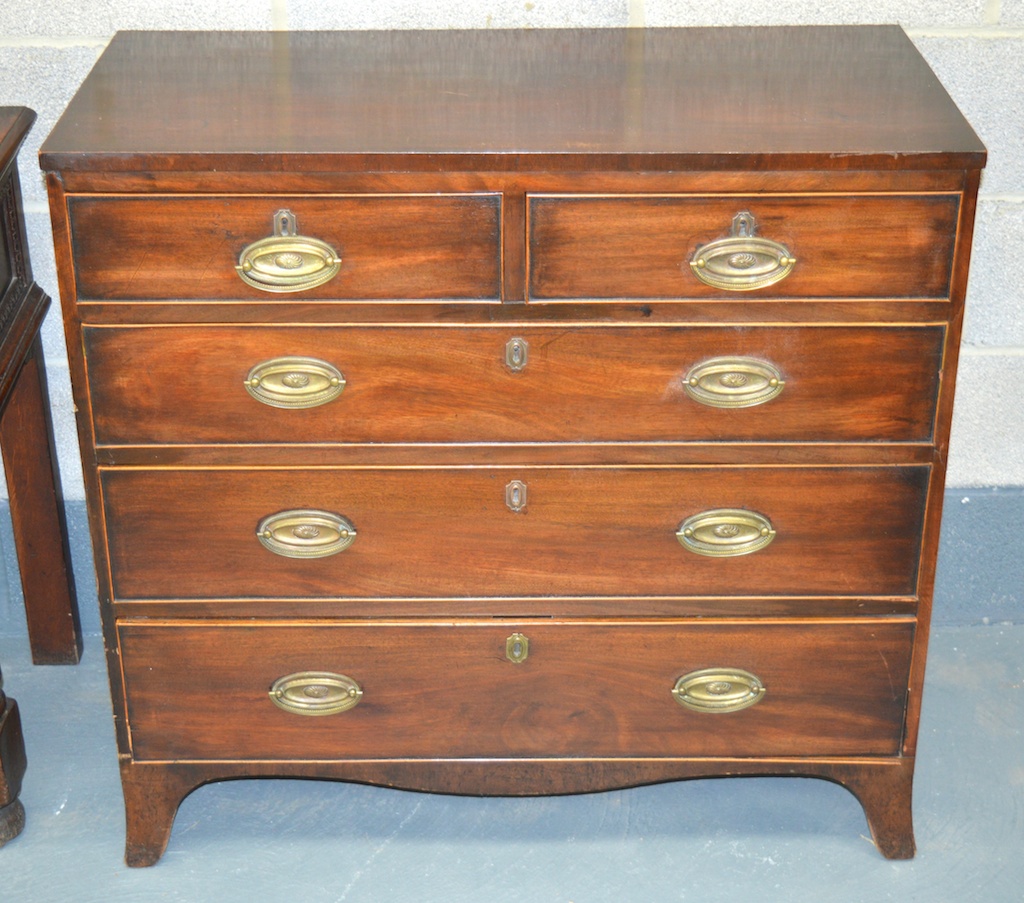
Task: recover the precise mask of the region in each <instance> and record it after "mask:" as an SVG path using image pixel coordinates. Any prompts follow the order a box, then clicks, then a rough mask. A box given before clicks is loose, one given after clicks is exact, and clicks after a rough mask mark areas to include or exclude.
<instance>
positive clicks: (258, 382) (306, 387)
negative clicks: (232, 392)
mask: <svg viewBox="0 0 1024 903" xmlns="http://www.w3.org/2000/svg"><path fill="white" fill-rule="evenodd" d="M344 388H345V377H344V375H343V374H342V372H341V371H340V370H339V369H338V368H337V367H335V366H334V365H333V364H329V363H327V361H321V360H318V359H317V358H315V357H275V358H272V359H271V360H269V361H263V362H262V363H260V364H257V365H256V366H255V367H253V368H252V369H251V370H250V371H249V374H248V376H246V378H245V390H246V391H247V392H248V393H249V394H250V395H251V396H252V397H253V398H255V399H256V400H257V401H259V402H261V403H263V404H265V405H269V406H270V407H272V408H288V409H302V408H315V407H319V406H320V405H322V404H327V403H328V402H330V401H334V399H335V398H337V397H338V396H339V395H341V393H342V390H343V389H344Z"/></svg>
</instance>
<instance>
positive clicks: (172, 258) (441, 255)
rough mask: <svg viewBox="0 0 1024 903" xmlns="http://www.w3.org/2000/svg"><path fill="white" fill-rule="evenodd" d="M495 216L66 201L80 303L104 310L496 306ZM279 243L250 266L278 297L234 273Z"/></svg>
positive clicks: (404, 198)
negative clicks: (260, 303) (163, 304)
mask: <svg viewBox="0 0 1024 903" xmlns="http://www.w3.org/2000/svg"><path fill="white" fill-rule="evenodd" d="M279 211H288V213H287V216H286V215H285V214H281V215H280V216H279V215H278V213H279ZM500 211H501V198H500V195H497V194H468V195H459V194H452V195H408V194H404V195H337V196H330V195H318V196H279V197H265V196H258V197H252V196H245V197H237V196H204V197H91V196H89V197H86V196H77V197H72V198H70V199H69V201H68V212H69V217H70V221H71V240H72V243H73V247H74V259H75V278H76V281H77V289H78V297H79V299H80V300H99V301H104V300H112V301H120V300H131V301H160V300H171V299H181V300H189V299H210V300H219V299H242V300H247V301H249V300H252V299H253V298H257V297H259V298H262V299H264V300H270V301H273V300H289V299H292V298H295V297H301V298H303V299H307V298H310V299H312V298H323V299H336V300H359V299H397V300H418V299H438V298H444V299H453V300H497V299H498V298H499V297H500V273H501V241H500V234H501V232H500V225H499V224H500V218H501V217H500ZM275 232H278V233H281V234H280V236H279V237H280V238H281V239H283V241H278V242H275V243H273V244H271V245H270V246H269V247H267V246H263V247H262V248H261V249H256V250H255V251H253V252H251V253H250V254H249V255H248V256H249V259H250V263H253V262H255V267H256V270H257V272H255V273H254V274H253V275H254V276H255V277H256V278H255V279H254V280H253V281H256V282H261V283H262V282H264V281H265V284H266V285H267V286H273V287H267V288H264V289H261V288H259V287H253V286H252V285H251V284H249V283H248V282H246V281H244V280H243V278H242V277H241V276H240V274H239V271H238V269H236V267H238V266H239V264H240V263H242V261H241V259H240V258H241V256H242V254H243V252H244V251H245V250H246V249H247V248H250V246H252V245H254V244H255V243H256V242H258V241H260V240H262V239H267V238H270V237H272V236H274V235H275ZM289 233H291V234H289ZM295 233H297V235H296V234H295ZM308 239H314V240H315V241H314V242H309V241H308ZM325 249H326V250H325ZM321 255H323V256H321ZM332 255H334V257H332ZM257 258H258V259H257ZM332 270H334V272H331V271H332ZM304 275H305V276H308V279H307V280H306V282H305V283H303V281H302V279H303V276H304ZM325 277H329V278H326V281H322V282H320V283H319V284H312V283H316V282H317V280H318V279H324V278H325ZM281 282H283V283H284V286H285V288H286V289H287V291H284V292H282V291H281V285H280V283H281ZM296 283H297V284H298V285H300V286H302V285H303V284H305V285H310V287H307V288H301V287H300V288H299V289H298V290H296V289H295V287H294V286H295V284H296Z"/></svg>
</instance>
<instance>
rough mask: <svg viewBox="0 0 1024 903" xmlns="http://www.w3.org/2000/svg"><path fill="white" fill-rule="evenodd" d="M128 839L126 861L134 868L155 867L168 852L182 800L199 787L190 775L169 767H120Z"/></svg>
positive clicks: (125, 852)
mask: <svg viewBox="0 0 1024 903" xmlns="http://www.w3.org/2000/svg"><path fill="white" fill-rule="evenodd" d="M121 785H122V787H123V789H124V808H125V822H126V836H125V847H124V860H125V862H126V863H127V864H128V865H129V866H131V867H132V868H139V867H143V866H148V865H153V864H154V863H155V862H156V861H157V860H158V859H159V858H160V857H161V856H162V855H163V852H164V850H166V849H167V841H168V840H170V838H171V828H172V827H173V825H174V816H175V814H176V813H177V811H178V806H179V804H180V803H181V801H182V800H183V799H184V798H185V797H186V796H188V795H189V793H191V792H192V790H194V789H195V787H196V786H197V784H196V782H195V780H194V779H193V778H192V777H191V776H190V775H188V774H186V773H183V772H179V771H177V770H175V769H173V768H169V767H166V766H152V767H146V766H143V765H136V764H133V763H127V764H124V765H122V766H121Z"/></svg>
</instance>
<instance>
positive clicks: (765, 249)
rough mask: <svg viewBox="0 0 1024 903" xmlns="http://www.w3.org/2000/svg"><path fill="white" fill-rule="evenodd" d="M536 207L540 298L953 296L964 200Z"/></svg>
mask: <svg viewBox="0 0 1024 903" xmlns="http://www.w3.org/2000/svg"><path fill="white" fill-rule="evenodd" d="M528 207H529V211H528V221H529V297H530V299H531V300H533V301H558V300H572V299H580V298H589V299H598V300H614V299H618V298H646V299H666V300H667V299H685V298H701V299H706V298H712V299H715V298H717V299H728V298H737V297H747V298H749V299H750V300H756V299H759V298H944V297H946V296H947V295H948V293H949V280H950V272H951V267H952V260H953V248H954V244H955V240H956V227H957V216H958V212H959V195H958V194H920V195H872V194H869V195H853V196H835V195H826V196H814V195H764V196H757V195H752V196H738V195H730V196H711V197H695V196H688V195H658V196H656V195H642V196H641V195H621V196H607V195H600V196H599V195H533V196H531V197H530V198H529V199H528ZM734 233H735V234H734ZM722 239H731V241H729V242H724V243H723V242H722ZM752 239H753V241H752ZM712 243H714V244H712ZM704 257H706V258H707V260H706V261H705V265H704V266H702V267H701V266H698V268H697V270H695V268H694V267H693V266H691V262H697V261H698V260H702V259H703V258H704ZM780 258H781V262H780ZM794 259H795V263H792V262H791V261H792V260H794ZM698 270H699V271H700V272H701V274H702V275H703V276H704V277H705V278H707V279H708V280H710V281H712V282H718V283H725V284H726V286H727V287H720V285H716V284H707V283H706V282H705V281H702V279H701V278H700V277H699V276H698V274H697V271H698ZM773 279H774V280H775V281H774V282H772V281H771V280H773ZM765 282H767V283H768V284H764V283H765ZM751 286H757V287H754V288H752V287H751Z"/></svg>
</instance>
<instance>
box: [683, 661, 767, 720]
mask: <svg viewBox="0 0 1024 903" xmlns="http://www.w3.org/2000/svg"><path fill="white" fill-rule="evenodd" d="M764 694H765V688H764V684H763V683H761V680H760V678H758V677H757V675H756V674H751V673H750V672H749V671H744V670H743V669H742V668H703V669H701V670H700V671H691V672H690V673H689V674H684V675H683V676H682V677H680V678H679V680H677V681H676V685H675V686H674V687H673V688H672V696H673V697H674V698H675V700H676V702H678V703H679V704H680V705H681V706H684V707H685V708H688V709H692V710H693V711H695V712H705V713H708V714H714V713H724V712H738V711H739V710H740V709H745V708H748V707H749V706H752V705H754V704H755V703H757V702H760V701H761V699H762V697H763V696H764Z"/></svg>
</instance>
